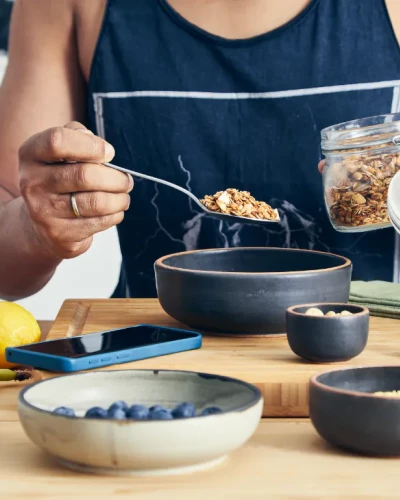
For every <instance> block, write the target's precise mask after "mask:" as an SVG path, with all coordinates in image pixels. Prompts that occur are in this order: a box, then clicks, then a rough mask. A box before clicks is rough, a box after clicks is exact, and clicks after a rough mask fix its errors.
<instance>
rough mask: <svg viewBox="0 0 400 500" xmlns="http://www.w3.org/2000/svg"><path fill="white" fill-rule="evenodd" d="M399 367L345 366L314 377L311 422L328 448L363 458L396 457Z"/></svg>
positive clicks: (398, 448)
mask: <svg viewBox="0 0 400 500" xmlns="http://www.w3.org/2000/svg"><path fill="white" fill-rule="evenodd" d="M393 390H400V366H375V367H360V368H347V369H342V370H335V371H329V372H325V373H322V374H319V375H315V376H314V377H312V379H311V381H310V386H309V407H310V418H311V421H312V423H313V425H314V427H315V429H316V430H317V432H318V433H319V435H320V436H321V437H322V438H323V439H325V440H326V441H328V442H329V443H330V444H332V445H334V446H337V447H339V448H344V449H347V450H349V451H353V452H354V451H355V452H358V453H362V454H366V455H380V456H399V455H400V426H399V422H400V398H391V397H386V396H379V395H375V394H373V393H374V392H377V391H393Z"/></svg>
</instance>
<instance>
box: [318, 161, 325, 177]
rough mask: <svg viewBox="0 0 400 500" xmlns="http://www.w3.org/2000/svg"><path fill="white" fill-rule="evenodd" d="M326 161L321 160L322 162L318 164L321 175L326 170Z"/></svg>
mask: <svg viewBox="0 0 400 500" xmlns="http://www.w3.org/2000/svg"><path fill="white" fill-rule="evenodd" d="M325 161H326V160H321V161H320V162H319V163H318V171H319V173H320V174H322V171H323V170H324V166H325Z"/></svg>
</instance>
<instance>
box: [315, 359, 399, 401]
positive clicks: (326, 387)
mask: <svg viewBox="0 0 400 500" xmlns="http://www.w3.org/2000/svg"><path fill="white" fill-rule="evenodd" d="M374 368H377V369H384V368H397V369H398V370H399V372H400V365H376V366H375V365H368V366H366V365H365V366H349V367H348V368H338V369H336V370H329V371H326V372H322V373H317V374H316V375H313V376H312V377H311V379H310V386H314V387H316V388H318V389H322V390H324V391H327V392H331V393H334V394H341V395H342V396H355V397H363V398H367V399H371V400H384V401H386V402H387V401H393V402H394V403H396V404H400V397H399V398H393V397H390V396H384V395H382V396H380V395H377V394H374V393H373V392H362V391H356V390H354V389H341V388H338V387H332V386H330V385H326V384H324V383H322V382H320V381H319V380H318V378H319V377H322V376H323V375H327V374H330V373H334V372H345V371H350V370H370V369H374Z"/></svg>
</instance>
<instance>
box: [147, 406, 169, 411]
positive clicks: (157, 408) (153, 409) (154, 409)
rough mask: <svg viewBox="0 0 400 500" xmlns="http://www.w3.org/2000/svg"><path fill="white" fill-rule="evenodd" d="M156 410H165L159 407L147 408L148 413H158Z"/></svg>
mask: <svg viewBox="0 0 400 500" xmlns="http://www.w3.org/2000/svg"><path fill="white" fill-rule="evenodd" d="M158 410H165V408H164V407H163V406H160V405H154V406H150V408H149V412H150V413H153V412H154V411H158Z"/></svg>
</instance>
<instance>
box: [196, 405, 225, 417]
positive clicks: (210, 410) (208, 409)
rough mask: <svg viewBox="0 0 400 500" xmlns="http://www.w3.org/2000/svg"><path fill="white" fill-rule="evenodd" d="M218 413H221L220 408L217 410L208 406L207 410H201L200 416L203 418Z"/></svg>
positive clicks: (215, 407)
mask: <svg viewBox="0 0 400 500" xmlns="http://www.w3.org/2000/svg"><path fill="white" fill-rule="evenodd" d="M218 413H222V410H221V409H220V408H218V407H217V406H210V407H209V408H206V409H205V410H203V411H202V412H201V413H200V415H201V416H202V417H204V416H206V415H217V414H218Z"/></svg>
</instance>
